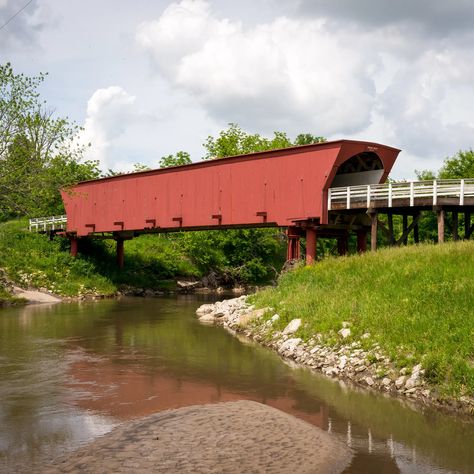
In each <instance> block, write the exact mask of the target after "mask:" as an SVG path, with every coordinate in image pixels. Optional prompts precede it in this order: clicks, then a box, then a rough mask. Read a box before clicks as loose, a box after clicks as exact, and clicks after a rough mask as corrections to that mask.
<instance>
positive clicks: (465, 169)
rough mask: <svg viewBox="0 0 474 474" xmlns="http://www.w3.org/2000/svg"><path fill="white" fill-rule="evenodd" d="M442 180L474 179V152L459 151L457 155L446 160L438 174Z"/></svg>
mask: <svg viewBox="0 0 474 474" xmlns="http://www.w3.org/2000/svg"><path fill="white" fill-rule="evenodd" d="M438 178H440V179H462V178H474V152H473V151H472V150H466V151H458V152H457V153H456V155H454V156H452V157H450V158H446V160H444V164H443V166H442V167H441V169H440V170H439V172H438Z"/></svg>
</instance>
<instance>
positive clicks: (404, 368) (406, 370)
mask: <svg viewBox="0 0 474 474" xmlns="http://www.w3.org/2000/svg"><path fill="white" fill-rule="evenodd" d="M407 372H408V369H407V368H406V367H403V369H400V375H406V374H407Z"/></svg>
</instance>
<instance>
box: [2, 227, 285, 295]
mask: <svg viewBox="0 0 474 474" xmlns="http://www.w3.org/2000/svg"><path fill="white" fill-rule="evenodd" d="M206 235H207V234H205V233H204V234H203V236H201V237H200V238H204V237H206ZM196 237H197V236H194V239H195V238H196ZM214 237H215V236H214ZM230 237H231V236H227V238H228V239H230ZM244 237H245V236H244ZM244 237H241V238H242V239H243V238H244ZM266 238H267V240H269V241H270V242H273V241H274V240H275V239H274V236H272V235H270V234H269V235H266ZM211 240H212V239H211ZM188 241H189V242H188ZM193 242H194V240H193V239H192V238H191V237H189V236H187V237H186V236H183V235H178V234H176V235H174V236H172V235H164V234H160V235H142V236H140V237H139V238H134V239H132V240H129V241H127V243H126V258H125V267H124V268H123V269H120V268H118V266H117V263H116V256H115V242H114V241H99V240H95V241H93V240H88V239H84V240H83V241H81V242H80V249H79V250H80V253H79V256H78V257H77V258H73V257H72V256H71V255H70V254H69V241H68V239H66V238H61V237H55V238H53V239H52V240H51V239H50V238H49V236H47V235H45V234H38V233H32V232H28V230H27V221H26V220H24V219H23V220H15V221H9V222H3V223H0V269H1V270H2V273H3V274H4V275H5V276H6V277H7V278H8V280H9V282H11V283H12V284H13V285H15V286H17V287H20V288H22V289H23V290H34V291H40V292H42V293H45V294H49V295H53V296H54V297H57V298H61V299H62V300H71V299H100V298H106V297H114V296H119V295H126V296H145V297H150V296H163V295H167V294H173V293H189V292H193V291H197V292H213V291H214V292H216V293H222V292H224V291H227V290H228V289H231V290H234V289H235V291H236V294H241V293H242V292H243V291H249V285H254V284H255V283H254V282H253V280H252V278H253V276H252V275H253V274H252V272H247V273H245V272H244V273H242V275H240V273H239V272H242V271H243V270H242V268H241V262H240V260H242V259H244V260H245V259H246V258H247V257H246V253H245V252H243V253H242V252H241V253H239V258H238V259H237V260H235V261H232V262H230V261H229V262H228V261H227V260H228V259H229V258H230V257H232V256H234V257H235V255H234V253H235V252H234V251H232V250H229V249H227V248H226V249H224V248H219V249H215V248H212V246H211V245H210V243H209V242H208V243H207V244H206V245H207V246H206V245H204V244H203V245H204V246H203V247H202V248H201V247H200V248H199V249H194V247H192V248H191V247H190V245H191V243H193ZM274 243H275V245H276V246H277V247H278V248H280V246H281V245H280V243H278V245H277V243H276V240H275V242H274ZM227 254H229V255H230V256H229V255H228V256H227V260H226V259H223V256H224V255H227ZM236 258H237V257H236ZM239 259H240V260H239ZM219 262H220V263H219ZM251 262H252V260H251V259H250V261H249V262H248V264H249V265H250V263H251ZM275 265H276V266H278V265H277V264H275ZM238 268H239V269H240V270H239V271H237V269H238ZM258 268H259V267H258ZM265 268H266V267H265ZM272 268H273V267H272ZM233 269H234V270H235V271H234V270H233ZM239 275H240V276H241V277H242V278H241V279H239V277H238V276H239ZM259 275H260V276H261V278H262V281H265V278H264V277H265V275H266V274H265V272H264V273H261V274H259ZM254 276H255V275H254ZM267 276H268V275H267ZM10 290H11V289H10V288H9V287H7V286H5V285H2V282H1V281H0V301H4V302H5V304H7V303H8V304H13V303H14V302H16V303H21V300H15V299H14V297H13V296H12V295H13V292H12V291H10ZM250 291H252V290H250Z"/></svg>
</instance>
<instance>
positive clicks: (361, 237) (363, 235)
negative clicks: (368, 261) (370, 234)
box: [357, 229, 367, 253]
mask: <svg viewBox="0 0 474 474" xmlns="http://www.w3.org/2000/svg"><path fill="white" fill-rule="evenodd" d="M366 251H367V230H366V229H359V230H358V231H357V252H359V253H364V252H366Z"/></svg>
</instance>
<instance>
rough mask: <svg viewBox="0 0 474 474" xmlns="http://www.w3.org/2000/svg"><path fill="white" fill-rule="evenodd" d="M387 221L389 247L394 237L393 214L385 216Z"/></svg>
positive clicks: (393, 241)
mask: <svg viewBox="0 0 474 474" xmlns="http://www.w3.org/2000/svg"><path fill="white" fill-rule="evenodd" d="M387 221H388V232H389V233H390V242H389V244H390V245H393V244H394V243H395V235H394V234H393V214H392V213H391V212H389V213H388V214H387Z"/></svg>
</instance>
